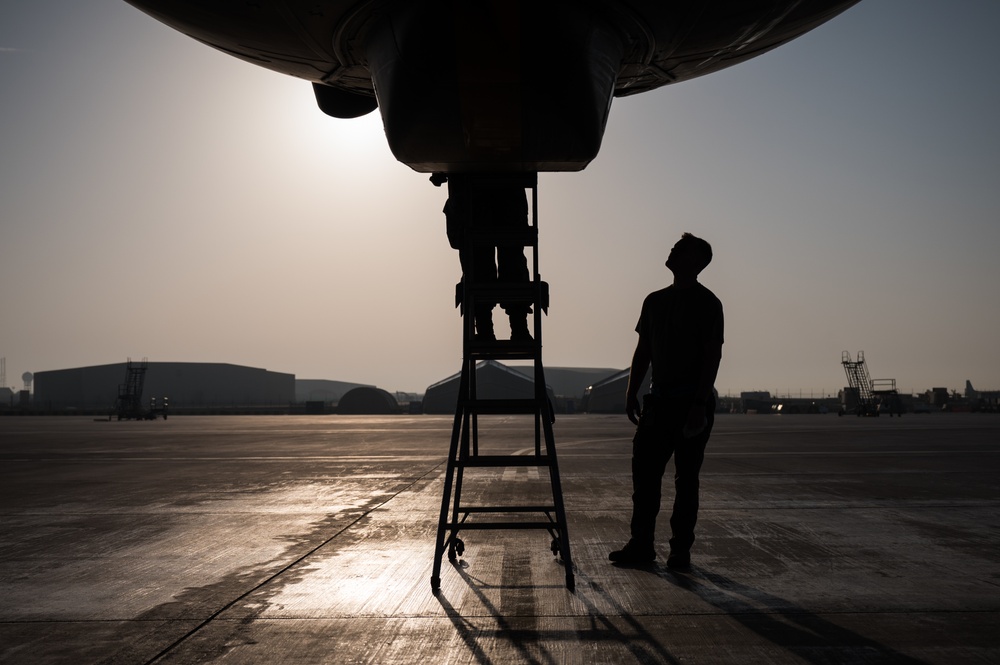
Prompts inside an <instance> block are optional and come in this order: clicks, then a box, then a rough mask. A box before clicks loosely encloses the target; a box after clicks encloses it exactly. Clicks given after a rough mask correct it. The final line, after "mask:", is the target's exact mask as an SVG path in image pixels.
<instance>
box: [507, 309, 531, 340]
mask: <svg viewBox="0 0 1000 665" xmlns="http://www.w3.org/2000/svg"><path fill="white" fill-rule="evenodd" d="M510 341H512V342H530V341H531V332H529V331H528V315H527V314H511V315H510Z"/></svg>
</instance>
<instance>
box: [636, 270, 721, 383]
mask: <svg viewBox="0 0 1000 665" xmlns="http://www.w3.org/2000/svg"><path fill="white" fill-rule="evenodd" d="M635 330H636V332H638V333H639V337H640V339H642V340H645V342H646V343H647V344H648V346H649V351H650V357H651V361H652V366H653V392H654V393H655V394H659V395H665V396H670V397H683V396H690V395H693V394H694V392H695V391H696V390H697V388H698V382H699V380H700V377H701V373H702V369H703V367H702V365H703V364H704V362H705V348H706V346H707V345H709V344H713V343H714V344H719V345H721V344H722V343H723V314H722V303H721V302H720V301H719V299H718V298H717V297H715V294H714V293H712V292H711V291H710V290H708V289H707V288H706V287H705V286H703V285H702V284H700V283H696V284H694V285H693V286H690V287H686V288H677V287H675V286H673V285H671V286H668V287H667V288H665V289H661V290H659V291H654V292H653V293H650V294H649V295H648V296H646V299H645V300H644V301H643V303H642V313H641V314H640V315H639V323H638V324H637V325H636V327H635Z"/></svg>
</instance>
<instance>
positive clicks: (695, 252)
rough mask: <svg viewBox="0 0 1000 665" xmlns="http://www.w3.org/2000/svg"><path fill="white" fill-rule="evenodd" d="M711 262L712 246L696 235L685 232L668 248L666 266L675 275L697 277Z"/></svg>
mask: <svg viewBox="0 0 1000 665" xmlns="http://www.w3.org/2000/svg"><path fill="white" fill-rule="evenodd" d="M711 262H712V246H711V245H709V244H708V243H707V242H706V241H704V240H702V239H701V238H699V237H697V236H694V235H691V234H690V233H685V234H684V235H682V236H681V239H680V240H678V241H677V243H676V244H675V245H674V247H673V249H671V250H670V255H669V256H668V257H667V262H666V266H667V267H668V268H670V270H671V272H673V273H674V274H675V275H678V274H681V275H684V276H690V277H697V276H698V273H700V272H701V271H702V270H704V269H705V266H707V265H708V264H709V263H711Z"/></svg>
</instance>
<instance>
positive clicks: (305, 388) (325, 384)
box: [295, 379, 375, 405]
mask: <svg viewBox="0 0 1000 665" xmlns="http://www.w3.org/2000/svg"><path fill="white" fill-rule="evenodd" d="M374 387H375V386H373V385H371V384H367V383H349V382H347V381H328V380H326V379H295V401H296V402H299V403H302V402H324V403H325V404H327V405H329V404H336V403H337V402H339V401H340V399H341V398H342V397H343V396H344V395H346V394H347V393H348V392H349V391H351V390H353V389H355V388H374Z"/></svg>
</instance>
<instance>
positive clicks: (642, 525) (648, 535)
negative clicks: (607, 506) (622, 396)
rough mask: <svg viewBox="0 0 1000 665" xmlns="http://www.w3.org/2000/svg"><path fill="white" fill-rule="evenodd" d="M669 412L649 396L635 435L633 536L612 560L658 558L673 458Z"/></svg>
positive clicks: (633, 454)
mask: <svg viewBox="0 0 1000 665" xmlns="http://www.w3.org/2000/svg"><path fill="white" fill-rule="evenodd" d="M665 424H666V414H665V413H664V409H663V408H662V407H661V406H659V405H657V400H655V399H654V398H652V396H646V398H645V399H644V400H643V409H642V416H641V417H640V418H639V426H638V427H637V428H636V431H635V436H634V437H633V439H632V519H631V522H630V530H631V540H629V542H628V544H627V545H626V546H625V547H624V548H622V549H621V550H617V551H614V552H612V553H611V554H610V555H609V558H610V559H611V560H612V561H618V562H623V563H643V562H649V561H652V560H653V559H654V558H655V556H656V555H655V553H654V551H653V541H654V539H655V536H656V516H657V515H658V514H659V512H660V491H661V484H662V481H663V472H664V471H665V469H666V466H667V462H668V461H669V460H670V452H671V451H670V447H669V446H668V445H667V438H666V436H665V431H664V426H665Z"/></svg>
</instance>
